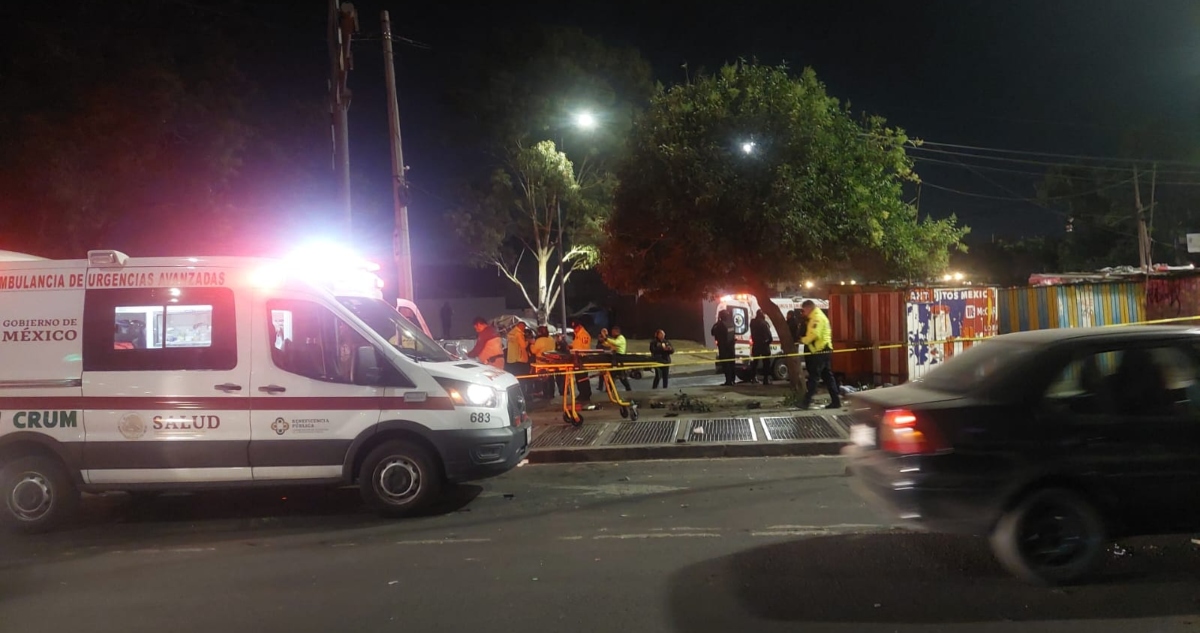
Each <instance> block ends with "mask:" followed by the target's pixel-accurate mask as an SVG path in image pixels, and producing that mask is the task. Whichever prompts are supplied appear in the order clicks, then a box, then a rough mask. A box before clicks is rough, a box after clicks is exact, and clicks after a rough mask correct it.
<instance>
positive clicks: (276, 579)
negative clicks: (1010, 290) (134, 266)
mask: <svg viewBox="0 0 1200 633" xmlns="http://www.w3.org/2000/svg"><path fill="white" fill-rule="evenodd" d="M842 474H843V468H842V465H841V463H840V460H839V459H837V458H795V459H785V458H769V459H754V460H722V461H699V460H691V461H682V462H638V463H627V464H576V465H545V466H526V467H523V468H520V469H517V470H516V471H514V472H512V473H510V474H509V475H506V476H504V477H502V478H499V479H495V480H492V481H488V482H484V483H483V484H482V485H480V486H461V487H458V488H456V489H455V491H454V494H453V496H452V499H451V500H450V501H448V502H447V504H445V505H444V506H443V507H440V508H438V512H437V513H433V514H431V515H430V516H427V517H423V518H417V519H410V520H406V521H394V522H389V521H382V520H379V519H377V518H375V517H373V516H371V515H369V514H366V513H363V512H362V511H361V510H360V509H359V506H358V502H357V497H356V495H355V493H354V492H353V491H329V492H322V491H306V492H288V491H255V492H250V493H237V494H216V493H211V494H203V495H198V496H176V497H165V498H159V499H155V500H150V501H144V500H139V501H136V502H134V501H132V500H130V499H128V498H127V497H124V496H108V497H104V498H92V499H90V500H89V502H88V504H87V507H86V513H85V516H84V518H83V520H82V521H81V524H80V525H79V526H78V527H75V528H73V529H70V530H66V531H63V532H59V533H55V534H51V535H46V536H41V537H31V538H24V537H23V538H15V537H4V538H3V540H2V541H0V631H3V632H4V633H8V632H10V631H11V632H14V633H15V632H21V633H34V632H40V631H47V632H61V631H69V630H79V631H89V632H104V631H113V632H121V633H128V632H134V631H154V632H156V633H161V632H164V631H170V632H172V633H175V632H178V633H185V632H191V631H197V632H200V631H203V632H205V633H209V632H212V631H221V632H240V631H247V632H251V631H253V632H273V631H287V632H289V633H292V632H296V633H300V632H307V631H339V632H340V631H346V632H350V631H353V632H356V633H359V632H363V633H366V632H373V631H453V632H468V631H523V632H528V633H552V632H553V633H560V632H562V631H571V632H585V631H630V632H633V631H688V632H692V631H696V632H709V631H711V632H714V633H717V632H719V633H729V632H731V631H805V632H806V633H807V632H811V631H845V632H855V633H857V632H874V631H1013V632H1018V631H1019V632H1021V633H1025V632H1030V631H1062V632H1067V631H1071V632H1074V631H1078V632H1080V633H1082V632H1089V633H1094V632H1108V631H1112V632H1117V631H1121V632H1122V633H1124V632H1127V631H1164V632H1165V631H1171V632H1174V631H1200V617H1197V616H1196V614H1197V612H1200V578H1198V575H1197V574H1198V570H1200V564H1198V563H1200V547H1197V546H1196V545H1193V544H1192V542H1191V540H1190V538H1188V537H1162V538H1155V539H1146V540H1136V541H1130V542H1125V543H1122V544H1121V546H1122V548H1123V549H1122V550H1120V551H1122V552H1123V554H1121V555H1118V554H1112V555H1111V558H1110V560H1109V561H1108V565H1107V567H1106V569H1105V571H1104V574H1103V576H1102V577H1101V578H1100V579H1099V580H1098V581H1097V582H1096V583H1094V584H1091V585H1087V586H1079V587H1072V588H1068V589H1059V590H1051V589H1044V588H1036V587H1029V586H1025V585H1022V584H1020V583H1018V582H1017V581H1015V580H1011V579H1009V578H1008V577H1006V576H1005V575H1004V574H1003V573H1002V572H1001V571H1000V570H999V569H998V568H997V566H996V565H995V563H993V562H992V560H991V558H990V556H989V554H988V551H987V549H986V546H985V544H984V543H982V542H980V541H977V540H975V539H968V538H948V537H942V536H933V535H923V534H913V533H907V532H901V531H896V530H892V529H889V528H888V527H887V526H886V525H882V524H881V523H880V521H879V520H878V519H877V517H876V516H875V515H874V514H873V513H872V512H871V511H869V510H868V509H867V508H865V507H864V506H863V505H862V504H860V503H859V502H858V501H857V500H856V499H855V498H854V497H853V496H852V495H851V494H850V492H849V490H848V488H847V485H846V482H847V480H846V479H845V478H844V477H843V476H842Z"/></svg>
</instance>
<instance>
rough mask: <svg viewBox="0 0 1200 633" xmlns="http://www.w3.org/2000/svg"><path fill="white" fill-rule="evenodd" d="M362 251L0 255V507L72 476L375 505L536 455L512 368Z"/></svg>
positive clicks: (18, 525) (63, 512)
mask: <svg viewBox="0 0 1200 633" xmlns="http://www.w3.org/2000/svg"><path fill="white" fill-rule="evenodd" d="M381 287H382V282H381V281H380V280H379V278H378V276H376V275H375V274H374V272H373V270H371V268H370V267H369V266H364V265H362V263H361V262H360V261H356V260H350V261H347V260H345V259H342V258H329V257H327V256H326V255H325V254H322V253H317V254H311V255H308V256H304V257H298V258H296V259H294V260H289V261H286V262H280V261H270V260H261V259H250V258H200V257H186V258H184V257H177V258H130V257H128V256H127V255H125V254H124V253H120V252H117V251H111V250H104V251H90V252H89V253H88V258H87V259H86V260H67V261H51V260H44V259H39V258H34V259H30V258H27V257H26V258H3V257H0V499H2V500H3V502H0V524H3V525H5V526H7V527H9V528H12V529H15V530H19V531H25V532H36V531H43V530H48V529H51V528H52V527H54V526H55V525H58V524H60V523H61V522H62V521H64V520H65V519H66V518H67V517H68V516H69V515H70V513H71V511H72V510H73V509H74V507H75V505H76V503H77V502H78V499H79V493H80V491H84V492H98V491H107V490H124V491H147V490H150V491H153V490H164V489H173V488H183V489H194V488H200V487H206V488H212V487H234V486H250V485H262V484H317V485H335V486H336V485H347V484H356V485H357V486H358V487H359V489H360V491H361V493H362V496H363V499H364V500H365V501H366V503H367V504H369V505H370V506H372V507H373V508H375V509H376V510H378V511H379V512H380V513H381V514H384V515H389V516H390V515H404V514H411V513H413V512H417V511H419V510H421V509H422V508H424V507H426V506H428V505H429V504H430V503H432V502H433V501H434V500H436V499H437V497H438V496H439V492H440V491H441V489H442V487H443V484H445V483H447V482H456V481H468V480H473V479H480V478H484V477H489V476H493V475H498V474H501V473H504V472H506V471H508V470H509V469H511V468H513V467H515V466H516V464H517V463H518V462H519V461H520V460H521V459H522V458H523V457H524V456H525V455H526V454H527V453H528V451H529V445H530V436H531V425H530V421H529V419H528V417H527V416H526V414H525V401H524V398H523V396H522V391H521V388H520V387H519V386H518V384H517V380H516V379H515V378H513V377H512V376H511V375H509V374H506V373H504V372H501V371H496V370H494V369H491V368H489V367H485V366H483V365H480V364H478V363H474V362H464V361H459V360H455V359H454V358H452V357H451V356H450V355H448V354H447V353H446V352H445V351H444V350H443V349H442V348H441V347H440V346H439V345H438V344H437V343H436V342H434V341H433V340H432V339H430V338H429V337H428V335H427V334H426V333H425V331H424V330H423V328H421V327H419V326H417V325H416V324H414V323H413V322H412V321H409V320H408V319H405V318H404V317H403V316H401V315H400V314H399V313H397V312H396V310H395V309H394V308H393V307H392V306H390V305H389V304H388V303H386V302H385V301H383V298H382V295H381V292H380V288H381Z"/></svg>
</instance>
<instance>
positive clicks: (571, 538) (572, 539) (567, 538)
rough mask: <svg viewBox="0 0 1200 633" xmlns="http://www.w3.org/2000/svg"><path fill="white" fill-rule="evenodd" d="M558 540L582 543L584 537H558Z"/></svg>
mask: <svg viewBox="0 0 1200 633" xmlns="http://www.w3.org/2000/svg"><path fill="white" fill-rule="evenodd" d="M558 540H560V541H582V540H583V537H582V536H560V537H558Z"/></svg>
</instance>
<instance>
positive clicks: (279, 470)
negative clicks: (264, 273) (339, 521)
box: [250, 292, 385, 481]
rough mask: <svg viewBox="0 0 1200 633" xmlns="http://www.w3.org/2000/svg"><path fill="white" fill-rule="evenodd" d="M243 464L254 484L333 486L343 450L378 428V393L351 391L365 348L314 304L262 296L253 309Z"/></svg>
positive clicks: (303, 298) (308, 299) (307, 299)
mask: <svg viewBox="0 0 1200 633" xmlns="http://www.w3.org/2000/svg"><path fill="white" fill-rule="evenodd" d="M255 308H256V309H255V317H254V318H255V327H254V343H253V345H254V355H255V367H254V373H253V376H252V378H251V386H252V393H253V401H252V402H253V404H252V410H251V412H250V463H251V466H252V467H253V469H254V479H255V480H256V481H260V480H261V481H269V480H318V479H336V478H338V477H341V475H342V466H343V462H344V461H345V457H346V453H347V451H348V450H349V448H350V444H351V442H352V441H353V440H354V438H355V437H356V436H357V435H358V434H359V433H360V432H362V431H363V430H365V429H367V428H370V427H371V426H372V425H374V424H375V423H377V422H378V421H379V412H380V404H379V403H380V402H381V401H382V399H383V397H384V396H385V393H384V388H383V387H377V386H362V385H356V384H354V383H353V381H352V380H351V371H350V366H351V364H352V363H353V354H354V350H356V349H357V348H359V347H361V346H365V345H368V343H367V342H366V339H365V338H364V337H363V336H362V334H360V333H359V332H357V331H356V330H355V328H354V327H353V326H352V325H351V324H350V323H349V322H347V321H346V320H344V319H342V318H341V317H340V316H338V315H337V314H335V313H334V312H333V311H332V310H330V309H329V308H328V307H327V306H326V305H324V304H323V303H322V302H321V301H320V300H319V299H318V298H317V297H315V296H310V295H306V294H303V293H301V292H285V293H277V294H273V295H263V296H262V297H261V298H260V300H259V301H257V302H256V306H255Z"/></svg>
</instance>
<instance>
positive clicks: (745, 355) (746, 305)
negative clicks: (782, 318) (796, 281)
mask: <svg viewBox="0 0 1200 633" xmlns="http://www.w3.org/2000/svg"><path fill="white" fill-rule="evenodd" d="M771 301H772V302H773V303H774V304H775V305H777V306H779V309H780V310H782V311H783V313H784V315H786V314H787V313H788V312H790V311H792V310H795V311H799V310H800V305H801V304H803V303H804V302H805V301H808V299H807V298H805V297H774V298H772V299H771ZM812 302H813V303H815V304H816V305H817V307H818V308H821V309H822V310H826V309H828V308H829V302H828V301H825V300H824V299H812ZM759 307H760V306H759V304H758V299H757V298H756V297H755V296H754V295H751V294H734V295H725V296H723V297H721V300H720V301H719V302H718V303H717V311H716V314H720V313H721V311H722V310H729V312H730V314H731V315H732V316H733V334H734V356H735V358H736V359H737V360H736V366H737V369H736V372H737V376H738V378H739V379H741V380H748V379H749V378H750V362H749V361H748V360H747V359H749V358H750V320H751V319H753V318H754V315H755V314H757V313H758V310H759ZM767 323H769V324H770V325H771V338H772V339H773V340H774V342H773V343H771V354H772V355H779V354H782V353H783V348H782V347H781V346H780V343H779V332H778V331H776V330H775V324H774V323H771V320H770V319H767ZM771 374H772V375H773V376H774V377H775V378H776V379H777V380H787V379H788V367H787V363H785V362H783V358H775V359H772V362H771Z"/></svg>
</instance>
